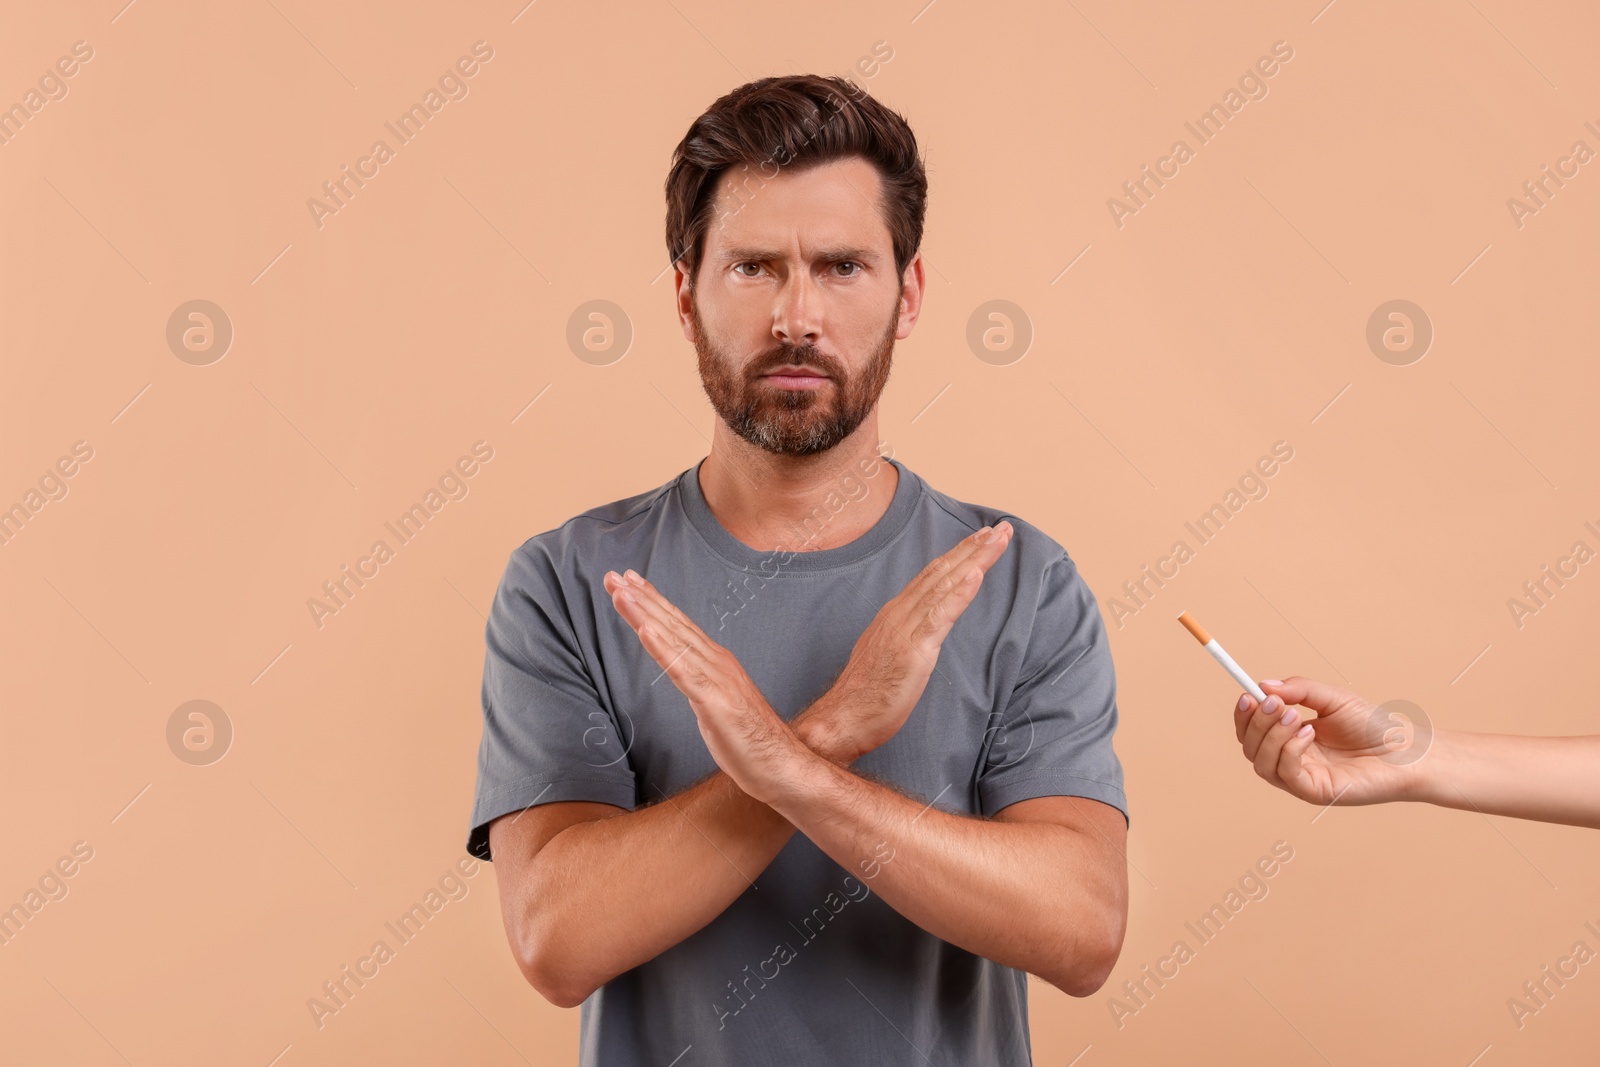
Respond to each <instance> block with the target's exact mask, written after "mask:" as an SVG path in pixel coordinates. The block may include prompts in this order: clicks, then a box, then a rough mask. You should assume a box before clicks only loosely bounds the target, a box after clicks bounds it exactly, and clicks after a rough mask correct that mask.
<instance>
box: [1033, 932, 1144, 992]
mask: <svg viewBox="0 0 1600 1067" xmlns="http://www.w3.org/2000/svg"><path fill="white" fill-rule="evenodd" d="M1125 930H1126V919H1125V917H1124V919H1123V920H1121V921H1118V920H1115V919H1113V920H1112V921H1109V922H1108V923H1107V924H1106V925H1105V926H1103V927H1101V928H1100V930H1099V931H1098V933H1099V934H1100V936H1098V937H1093V938H1089V937H1084V936H1083V933H1082V931H1079V932H1078V936H1077V937H1075V938H1074V939H1073V942H1075V950H1074V951H1073V953H1072V955H1071V958H1069V959H1068V960H1066V961H1064V962H1065V969H1064V970H1061V971H1057V972H1056V973H1057V975H1058V976H1059V977H1057V978H1052V979H1050V984H1051V985H1053V986H1055V987H1056V988H1057V989H1059V990H1061V991H1062V992H1063V993H1065V994H1067V995H1068V996H1069V997H1089V996H1093V995H1094V994H1096V993H1098V992H1099V991H1100V990H1101V988H1102V987H1103V986H1104V985H1105V984H1106V982H1107V980H1109V979H1110V977H1111V972H1112V970H1113V969H1114V968H1115V967H1116V965H1117V960H1118V959H1119V958H1120V957H1121V955H1122V938H1123V933H1124V931H1125ZM1073 942H1069V943H1073Z"/></svg>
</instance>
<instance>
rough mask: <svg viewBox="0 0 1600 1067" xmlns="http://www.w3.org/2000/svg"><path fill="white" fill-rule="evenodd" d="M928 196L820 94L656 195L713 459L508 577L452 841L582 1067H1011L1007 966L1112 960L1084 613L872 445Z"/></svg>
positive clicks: (712, 134)
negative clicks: (478, 862) (555, 1008)
mask: <svg viewBox="0 0 1600 1067" xmlns="http://www.w3.org/2000/svg"><path fill="white" fill-rule="evenodd" d="M775 142H776V143H775ZM926 185H927V183H926V178H925V176H924V172H923V167H922V163H921V161H920V159H919V157H918V153H917V147H916V141H915V139H914V138H913V136H912V134H911V131H910V129H909V128H908V127H907V126H906V124H905V122H904V120H903V119H901V118H900V117H899V116H898V115H895V114H894V113H893V112H891V111H889V110H887V109H886V108H884V107H883V106H882V105H881V104H879V103H878V102H877V101H875V100H873V99H872V98H871V97H869V96H867V95H866V94H864V93H862V92H861V91H860V90H859V89H857V88H856V87H855V86H853V85H851V84H850V83H848V82H845V81H843V80H840V79H826V78H820V77H815V76H794V77H785V78H767V79H763V80H761V81H758V82H754V83H751V84H749V85H746V86H743V87H741V88H740V89H737V90H735V91H734V92H732V93H730V94H728V95H727V96H725V97H723V98H722V99H720V100H718V101H717V102H716V103H715V104H713V105H712V107H711V108H710V109H709V110H708V111H707V112H706V113H705V114H704V115H702V116H701V117H700V118H699V119H698V120H696V122H695V123H694V124H693V126H691V128H690V130H689V133H688V134H687V135H686V136H685V138H684V140H683V142H682V143H681V144H680V145H679V147H678V150H677V153H676V156H675V159H674V165H673V170H672V172H671V175H670V176H669V178H668V182H667V191H668V232H667V245H668V250H669V252H670V253H671V254H672V257H673V262H674V264H675V265H676V267H677V273H676V274H675V284H676V287H677V310H678V314H679V318H680V320H681V322H682V325H683V330H684V335H685V337H686V338H687V339H689V340H690V341H691V342H693V344H694V346H695V350H696V352H697V353H698V355H699V367H700V375H701V379H702V382H703V383H704V386H705V391H706V395H707V396H708V397H709V398H710V400H711V403H712V406H713V408H714V409H715V410H716V413H717V415H718V416H719V421H718V424H717V425H716V428H715V437H714V438H713V441H712V445H711V450H710V453H709V455H707V456H706V457H705V458H704V460H702V461H701V462H699V463H698V464H696V466H694V467H692V468H690V469H689V470H687V471H684V472H683V473H682V474H680V475H678V476H676V477H674V478H673V479H672V480H670V481H669V482H667V483H666V484H664V485H662V486H659V487H657V488H655V489H653V490H651V491H649V492H646V493H642V494H639V495H637V496H633V497H629V498H627V499H624V500H618V501H615V502H613V503H610V504H606V505H604V506H601V507H597V508H594V509H592V510H590V511H587V512H584V513H583V514H582V515H579V516H576V517H575V518H572V519H570V520H568V521H567V522H566V523H564V524H562V525H561V526H560V527H558V528H556V529H554V530H550V531H547V532H545V533H542V534H540V535H538V536H536V537H534V538H531V539H530V540H529V541H527V542H526V543H525V544H523V545H522V546H521V547H520V548H518V549H517V550H516V551H514V552H513V553H512V555H511V559H510V562H509V564H508V565H507V567H506V571H505V576H504V578H503V579H502V581H501V583H500V587H499V590H498V592H497V593H496V596H495V600H494V606H493V609H492V612H493V613H492V615H491V617H490V619H489V624H488V628H487V633H486V639H487V645H488V651H487V656H486V661H485V669H484V684H483V707H484V735H483V742H482V746H481V749H480V752H479V763H478V788H477V801H476V804H475V806H474V810H473V815H472V830H471V833H470V836H469V839H468V843H467V847H468V850H469V851H470V852H472V853H473V854H474V855H477V856H479V857H481V858H484V859H492V860H493V861H494V863H495V872H496V875H497V878H498V882H499V887H500V893H501V904H502V910H503V914H504V919H505V926H506V933H507V936H508V938H509V940H510V942H511V946H512V949H513V952H514V953H515V955H516V959H517V962H518V964H519V966H520V967H521V969H522V972H523V974H524V975H525V976H526V978H527V980H528V981H529V982H530V983H531V984H532V985H533V986H534V988H535V989H537V990H538V991H539V992H540V993H541V994H543V995H544V996H545V997H546V998H547V999H548V1000H550V1001H551V1002H553V1003H555V1004H558V1005H562V1006H566V1007H571V1006H575V1005H579V1004H581V1005H582V1011H581V1013H580V1026H581V1030H582V1037H581V1048H582V1057H581V1059H582V1062H583V1063H584V1064H606V1065H613V1064H646V1063H648V1064H658V1065H662V1067H665V1065H667V1064H670V1063H678V1064H681V1065H685V1067H686V1065H688V1064H697V1065H698V1064H738V1065H741V1067H744V1065H751V1064H767V1063H773V1064H777V1063H782V1064H817V1065H822V1064H829V1065H838V1064H857V1063H870V1064H895V1063H905V1064H911V1063H918V1064H926V1063H936V1064H947V1063H948V1064H963V1065H971V1064H984V1065H1013V1064H1027V1063H1030V1062H1031V1051H1030V1045H1029V1035H1028V1016H1027V977H1026V973H1025V972H1031V973H1033V974H1036V975H1038V976H1040V977H1041V978H1044V979H1045V980H1047V981H1049V982H1051V983H1052V984H1054V985H1056V986H1058V987H1059V988H1061V989H1063V990H1065V991H1066V992H1067V993H1069V994H1072V995H1074V996H1087V995H1089V994H1090V993H1093V992H1094V991H1095V990H1096V989H1098V988H1099V987H1100V986H1101V984H1102V983H1103V982H1104V981H1105V978H1106V976H1107V974H1108V973H1109V972H1110V970H1111V967H1112V965H1113V964H1114V963H1115V961H1116V958H1117V955H1118V953H1119V952H1120V950H1121V946H1122V937H1123V930H1124V926H1125V923H1126V915H1127V867H1126V859H1125V856H1124V846H1125V841H1126V832H1127V821H1126V818H1127V817H1126V811H1127V804H1126V800H1125V798H1124V795H1123V790H1122V769H1121V764H1120V763H1119V761H1118V759H1117V756H1116V754H1115V752H1114V751H1113V748H1112V735H1113V732H1114V730H1115V728H1116V721H1117V709H1116V702H1115V681H1114V677H1113V672H1112V663H1111V657H1110V653H1109V650H1108V646H1107V640H1106V634H1105V629H1104V627H1103V625H1102V622H1101V618H1100V615H1099V611H1098V608H1097V606H1096V604H1095V601H1094V598H1093V596H1092V595H1091V594H1090V592H1089V590H1088V588H1087V587H1086V585H1085V584H1084V582H1083V580H1082V579H1081V577H1080V576H1079V575H1078V572H1077V568H1076V566H1075V564H1074V563H1073V561H1072V560H1071V559H1070V558H1069V557H1068V556H1067V554H1066V552H1065V550H1064V549H1063V548H1062V547H1061V546H1060V545H1059V544H1057V543H1056V542H1055V541H1053V540H1052V539H1051V538H1050V537H1049V536H1048V535H1046V534H1045V533H1043V532H1042V531H1040V530H1038V529H1037V528H1035V527H1033V526H1031V525H1029V524H1028V523H1026V522H1024V521H1022V520H1021V519H1019V518H1016V517H1015V516H1010V515H1009V514H1008V513H1005V512H1002V511H998V510H995V509H993V508H987V507H980V506H977V505H973V504H967V503H963V502H961V501H958V500H954V499H952V498H950V497H948V496H946V495H944V494H942V493H940V492H938V491H937V490H935V489H933V488H932V487H931V486H929V485H928V484H927V483H926V482H924V481H923V480H922V479H921V478H919V477H918V476H917V475H916V474H915V473H914V472H912V471H911V470H910V469H909V468H908V467H907V466H906V465H905V464H904V463H902V462H900V461H899V460H897V459H894V458H893V456H892V455H881V454H880V447H879V446H880V442H879V439H878V426H877V401H878V397H879V395H880V393H881V391H882V389H883V386H884V384H885V382H886V381H887V379H888V374H889V364H890V357H891V353H892V351H893V347H894V342H895V340H896V339H901V338H905V337H908V336H910V334H911V330H912V327H913V326H914V325H915V323H916V320H917V317H918V315H919V313H920V310H921V305H922V294H923V284H924V280H923V265H922V259H921V256H920V254H919V253H918V247H919V245H920V242H921V237H922V220H923V210H924V203H925V197H926ZM641 444H644V442H641ZM890 451H892V450H890ZM1013 541H1014V542H1015V543H1012V542H1013ZM980 586H981V587H982V588H981V589H980ZM796 831H798V832H796ZM680 1057H681V1058H680Z"/></svg>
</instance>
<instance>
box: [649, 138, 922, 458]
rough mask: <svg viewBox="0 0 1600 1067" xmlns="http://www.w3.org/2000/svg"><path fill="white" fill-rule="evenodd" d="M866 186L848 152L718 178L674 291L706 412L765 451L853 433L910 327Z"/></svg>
mask: <svg viewBox="0 0 1600 1067" xmlns="http://www.w3.org/2000/svg"><path fill="white" fill-rule="evenodd" d="M879 184H880V181H879V178H878V173H877V171H876V169H874V168H873V166H872V165H871V164H870V163H867V162H866V161H865V160H862V159H859V158H851V159H845V160H839V161H836V162H834V163H827V164H823V165H821V166H815V167H812V168H810V169H809V170H805V171H797V172H789V171H783V172H780V173H778V175H777V176H776V177H772V178H766V179H763V178H762V177H760V175H759V172H758V171H756V170H754V169H752V170H750V171H747V172H745V171H731V172H729V173H728V174H724V175H723V177H722V179H721V182H720V183H719V187H718V192H717V201H716V207H715V210H714V212H713V216H712V222H711V225H710V227H709V229H708V230H707V233H706V238H705V247H704V252H703V257H702V261H701V264H700V268H699V270H698V272H697V277H696V280H695V284H694V286H693V288H692V290H689V291H688V292H687V300H688V304H689V308H688V311H689V320H690V323H691V324H692V326H693V334H692V340H693V341H694V346H695V352H696V353H697V354H698V356H699V366H700V380H701V384H702V385H703V386H704V388H705V391H706V396H707V397H708V398H709V399H710V401H711V406H712V407H713V408H714V409H715V410H716V412H717V415H718V416H719V417H720V418H721V419H722V421H723V422H725V423H726V424H727V425H728V428H729V429H731V430H732V431H733V432H734V433H736V434H738V435H739V436H740V437H741V438H743V439H744V440H746V441H748V442H750V443H751V444H753V445H756V446H757V447H759V448H763V449H765V450H766V451H768V452H772V453H775V454H778V455H790V456H804V455H811V454H813V453H817V452H823V451H826V450H827V449H830V448H832V447H834V446H835V445H837V444H838V443H839V442H840V441H842V440H844V439H845V438H846V437H848V436H850V434H852V433H854V432H855V430H856V428H857V427H858V426H860V425H861V423H862V422H863V421H864V420H865V419H866V418H867V416H868V415H869V414H871V413H872V410H873V408H874V407H875V406H876V404H877V402H878V397H879V395H880V394H881V393H882V392H883V387H884V384H885V383H886V382H887V381H888V379H889V368H890V363H891V357H892V355H893V352H894V342H895V339H896V338H897V337H905V336H907V335H908V334H909V333H910V331H911V326H912V324H913V323H914V321H915V311H914V309H912V310H910V311H909V312H908V311H907V309H905V308H902V306H901V305H902V300H901V297H902V295H903V293H904V287H903V286H902V283H901V278H900V276H899V274H898V272H896V270H895V263H894V244H893V239H892V238H891V236H890V234H889V229H888V227H887V226H886V225H885V223H884V221H883V216H882V213H881V212H880V211H879V209H878V195H879ZM918 280H919V281H920V279H918ZM680 285H681V282H680ZM919 291H920V290H919ZM684 298H685V295H684V292H683V290H682V289H681V288H680V307H681V304H682V302H683V300H684ZM780 370H783V371H792V372H794V373H793V374H782V375H780V374H776V373H775V372H777V371H780ZM808 375H809V377H808Z"/></svg>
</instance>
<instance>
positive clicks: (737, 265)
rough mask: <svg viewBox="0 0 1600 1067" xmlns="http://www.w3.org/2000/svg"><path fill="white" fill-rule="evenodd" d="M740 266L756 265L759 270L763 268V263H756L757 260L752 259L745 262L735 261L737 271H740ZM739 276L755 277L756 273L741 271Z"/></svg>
mask: <svg viewBox="0 0 1600 1067" xmlns="http://www.w3.org/2000/svg"><path fill="white" fill-rule="evenodd" d="M740 267H754V268H756V271H757V272H759V271H760V270H761V264H759V263H756V262H754V261H751V260H746V261H745V262H743V263H735V264H734V265H733V269H734V270H735V271H738V270H739V268H740ZM739 276H740V277H742V278H754V277H755V275H754V274H745V273H744V272H742V271H740V272H739Z"/></svg>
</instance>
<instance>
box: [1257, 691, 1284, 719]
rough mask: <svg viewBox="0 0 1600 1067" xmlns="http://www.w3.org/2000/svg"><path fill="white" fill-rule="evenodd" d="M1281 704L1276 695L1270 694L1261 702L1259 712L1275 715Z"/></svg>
mask: <svg viewBox="0 0 1600 1067" xmlns="http://www.w3.org/2000/svg"><path fill="white" fill-rule="evenodd" d="M1274 702H1276V703H1274ZM1282 706H1283V701H1281V700H1278V698H1277V697H1276V696H1270V697H1268V698H1267V699H1265V700H1263V701H1262V702H1261V714H1263V715H1276V714H1277V713H1278V709H1279V708H1281V707H1282Z"/></svg>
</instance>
